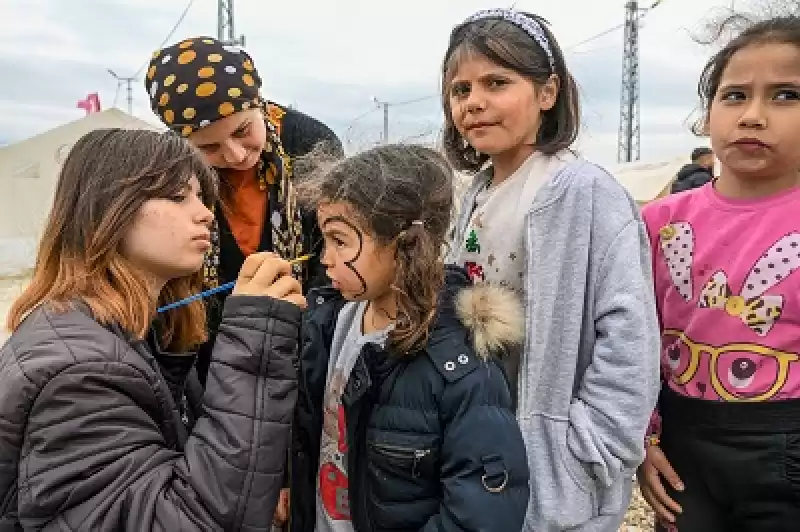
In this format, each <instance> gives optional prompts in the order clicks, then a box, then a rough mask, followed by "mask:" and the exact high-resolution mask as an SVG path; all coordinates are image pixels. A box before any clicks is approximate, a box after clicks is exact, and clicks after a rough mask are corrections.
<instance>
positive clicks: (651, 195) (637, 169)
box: [608, 158, 687, 205]
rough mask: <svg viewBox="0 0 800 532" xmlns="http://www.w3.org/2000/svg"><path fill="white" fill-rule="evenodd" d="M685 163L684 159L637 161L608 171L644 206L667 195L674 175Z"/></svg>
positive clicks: (613, 167) (612, 167)
mask: <svg viewBox="0 0 800 532" xmlns="http://www.w3.org/2000/svg"><path fill="white" fill-rule="evenodd" d="M686 162H687V161H686V159H685V158H679V159H672V160H669V161H663V162H656V163H652V162H651V163H645V162H640V161H637V162H633V163H622V164H619V165H616V166H611V167H609V168H608V171H609V172H610V173H611V175H613V176H614V177H616V178H617V181H619V182H620V183H621V184H622V186H624V187H625V188H626V189H627V190H628V193H630V195H631V196H633V199H635V200H636V203H638V204H639V205H644V204H645V203H649V202H651V201H653V200H655V199H658V198H661V197H664V196H666V195H667V194H669V188H670V186H671V185H672V181H673V180H674V179H675V175H676V174H677V173H678V170H680V169H681V167H682V166H683V165H684V164H686Z"/></svg>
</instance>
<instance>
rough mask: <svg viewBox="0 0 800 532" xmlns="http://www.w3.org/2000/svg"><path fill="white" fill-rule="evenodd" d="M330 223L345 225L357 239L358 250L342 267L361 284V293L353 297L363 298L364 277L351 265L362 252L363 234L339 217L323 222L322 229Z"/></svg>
mask: <svg viewBox="0 0 800 532" xmlns="http://www.w3.org/2000/svg"><path fill="white" fill-rule="evenodd" d="M331 222H341V223H343V224H344V225H346V226H347V227H349V228H350V229H352V230H353V232H354V233H355V234H356V236H357V237H358V250H357V251H356V255H355V257H353V258H352V259H350V260H346V261H344V265H345V266H347V268H348V269H349V270H350V271H351V272H353V273H354V274H355V276H356V277H358V280H359V282H361V292H359V293H358V294H356V295H355V297H360V296H363V295H364V294H366V293H367V281H365V280H364V277H362V275H361V273H359V271H358V270H356V268H355V266H354V265H353V263H355V262H356V261H357V260H358V258H359V257H360V256H361V252H362V251H363V250H364V235H363V233H362V232H361V230H360V229H359V228H358V227H356V226H355V225H353V223H352V222H350V221H348V220H346V219H344V218H343V217H341V216H331V217H330V218H328V219H327V220H325V222H324V223H323V224H322V228H323V229H324V228H325V227H326V226H327V225H328V224H330V223H331Z"/></svg>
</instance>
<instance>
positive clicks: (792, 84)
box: [718, 80, 800, 90]
mask: <svg viewBox="0 0 800 532" xmlns="http://www.w3.org/2000/svg"><path fill="white" fill-rule="evenodd" d="M752 86H753V84H752V83H729V84H726V85H720V87H719V89H718V90H746V89H749V88H750V87H752ZM799 87H800V80H797V81H777V82H775V83H768V84H767V88H769V89H797V88H799Z"/></svg>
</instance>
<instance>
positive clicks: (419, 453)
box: [370, 443, 431, 478]
mask: <svg viewBox="0 0 800 532" xmlns="http://www.w3.org/2000/svg"><path fill="white" fill-rule="evenodd" d="M370 446H371V447H372V448H373V449H375V451H377V452H378V453H379V454H383V455H384V456H388V457H390V458H397V459H400V460H408V459H409V458H410V459H411V477H412V478H417V477H418V476H419V470H418V467H419V463H420V462H421V461H422V459H423V458H425V457H426V456H428V455H429V454H431V450H430V449H409V448H408V447H400V446H397V445H387V444H384V443H370Z"/></svg>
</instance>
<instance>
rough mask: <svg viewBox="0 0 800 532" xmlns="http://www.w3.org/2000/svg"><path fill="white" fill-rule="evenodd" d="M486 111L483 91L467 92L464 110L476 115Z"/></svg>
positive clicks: (474, 89) (473, 90)
mask: <svg viewBox="0 0 800 532" xmlns="http://www.w3.org/2000/svg"><path fill="white" fill-rule="evenodd" d="M484 109H486V98H485V97H484V94H483V91H481V90H480V89H476V88H473V89H472V90H470V91H469V95H468V96H467V101H466V102H464V110H466V111H467V112H468V113H478V112H481V111H483V110H484Z"/></svg>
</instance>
